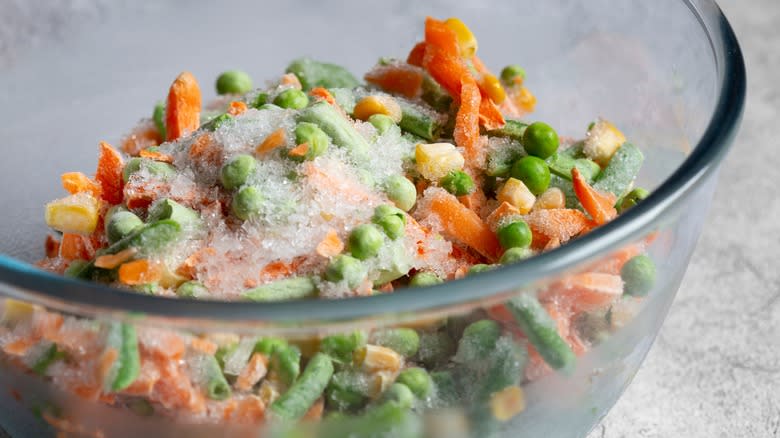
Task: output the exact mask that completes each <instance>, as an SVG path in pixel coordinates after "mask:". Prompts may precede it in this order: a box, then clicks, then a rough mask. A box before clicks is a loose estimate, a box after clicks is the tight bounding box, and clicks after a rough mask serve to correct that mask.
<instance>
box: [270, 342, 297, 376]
mask: <svg viewBox="0 0 780 438" xmlns="http://www.w3.org/2000/svg"><path fill="white" fill-rule="evenodd" d="M270 369H271V371H273V372H274V373H276V374H277V375H278V376H279V378H281V379H282V382H284V383H285V384H287V385H291V384H292V383H293V382H295V379H297V378H298V375H299V374H300V373H301V350H300V348H298V347H297V346H295V345H289V344H288V345H285V346H277V347H275V348H274V351H273V354H272V355H271V366H270Z"/></svg>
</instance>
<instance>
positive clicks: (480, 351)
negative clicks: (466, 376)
mask: <svg viewBox="0 0 780 438" xmlns="http://www.w3.org/2000/svg"><path fill="white" fill-rule="evenodd" d="M500 336H501V326H500V325H499V324H498V323H497V322H495V321H493V320H490V319H483V320H481V321H477V322H475V323H472V324H471V325H469V326H468V327H466V329H465V330H464V331H463V335H462V336H461V338H460V341H458V352H457V353H456V354H455V356H454V357H453V358H452V360H453V361H455V362H459V363H464V364H468V363H473V362H477V361H480V360H483V359H484V358H486V357H487V356H488V355H489V354H490V352H491V351H492V350H493V349H494V348H495V347H496V341H498V338H499V337H500Z"/></svg>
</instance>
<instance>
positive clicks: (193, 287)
mask: <svg viewBox="0 0 780 438" xmlns="http://www.w3.org/2000/svg"><path fill="white" fill-rule="evenodd" d="M208 294H209V290H208V289H207V288H206V286H204V285H203V283H201V282H199V281H188V282H185V283H182V284H181V285H180V286H179V287H177V288H176V295H178V296H180V297H183V298H202V297H205V296H207V295H208Z"/></svg>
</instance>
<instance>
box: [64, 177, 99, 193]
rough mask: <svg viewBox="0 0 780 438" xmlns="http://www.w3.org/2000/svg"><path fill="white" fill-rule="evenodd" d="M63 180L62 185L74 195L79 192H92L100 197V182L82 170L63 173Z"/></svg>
mask: <svg viewBox="0 0 780 438" xmlns="http://www.w3.org/2000/svg"><path fill="white" fill-rule="evenodd" d="M61 180H62V187H63V188H64V189H65V190H67V191H68V193H70V194H72V195H75V194H77V193H90V194H92V196H94V197H96V198H100V192H101V187H100V184H98V183H97V182H95V181H93V180H92V179H91V178H90V177H88V176H87V175H84V174H83V173H81V172H68V173H63V174H62V177H61Z"/></svg>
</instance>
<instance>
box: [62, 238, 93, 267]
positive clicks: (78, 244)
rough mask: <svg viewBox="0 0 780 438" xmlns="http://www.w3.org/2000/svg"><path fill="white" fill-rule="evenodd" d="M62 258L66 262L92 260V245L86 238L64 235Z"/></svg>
mask: <svg viewBox="0 0 780 438" xmlns="http://www.w3.org/2000/svg"><path fill="white" fill-rule="evenodd" d="M60 257H62V258H63V259H65V260H76V259H82V260H89V259H91V258H92V245H90V244H89V242H88V241H87V237H86V236H82V235H80V234H72V233H63V234H62V241H61V242H60Z"/></svg>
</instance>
